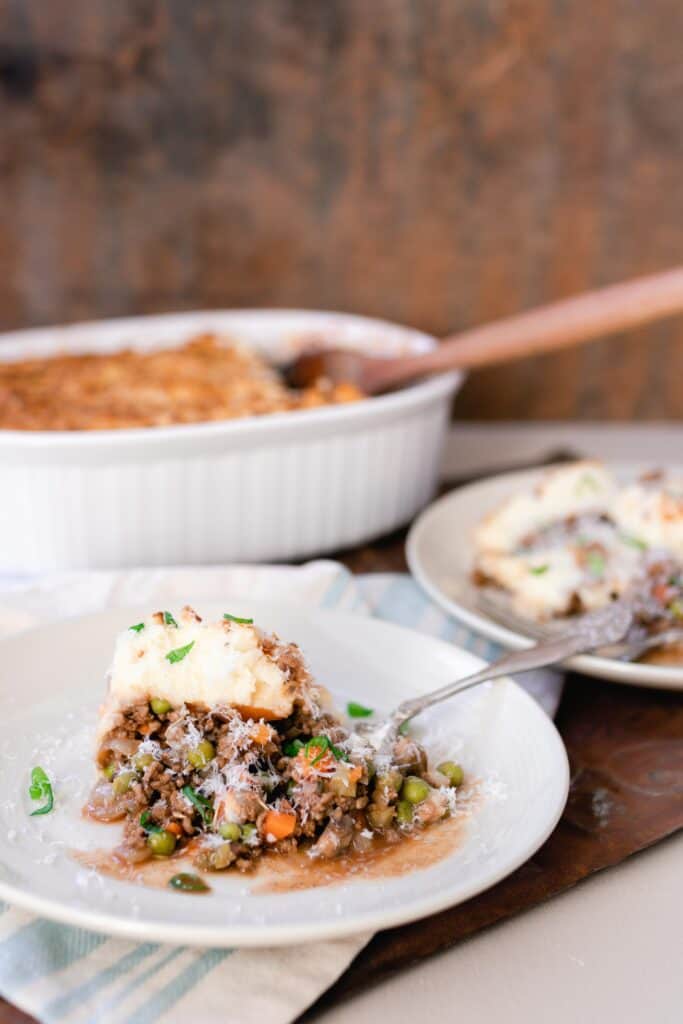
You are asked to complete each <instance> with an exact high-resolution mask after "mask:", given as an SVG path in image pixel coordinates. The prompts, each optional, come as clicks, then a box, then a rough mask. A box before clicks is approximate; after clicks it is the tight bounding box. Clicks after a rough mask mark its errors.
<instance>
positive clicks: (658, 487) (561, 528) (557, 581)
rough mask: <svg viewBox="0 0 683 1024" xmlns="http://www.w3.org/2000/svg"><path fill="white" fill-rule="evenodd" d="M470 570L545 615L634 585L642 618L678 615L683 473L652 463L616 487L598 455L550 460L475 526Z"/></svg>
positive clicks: (601, 600) (534, 615) (577, 608)
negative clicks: (527, 486)
mask: <svg viewBox="0 0 683 1024" xmlns="http://www.w3.org/2000/svg"><path fill="white" fill-rule="evenodd" d="M474 540H475V548H476V555H475V580H476V582H478V583H479V584H482V585H486V584H488V585H494V586H497V587H499V588H502V589H503V590H505V591H507V592H508V593H509V594H510V596H511V600H512V603H513V606H514V608H515V609H516V610H517V611H518V612H519V613H520V614H522V615H524V616H526V617H528V618H531V619H535V620H539V621H541V620H544V619H548V618H552V617H555V616H562V615H567V614H571V613H572V612H585V611H590V610H592V609H595V608H599V607H601V606H603V605H605V604H606V603H607V602H608V601H610V600H614V599H615V598H618V597H620V596H621V595H623V594H626V593H627V592H631V593H634V594H635V593H637V594H638V598H639V601H640V607H641V610H642V613H643V616H644V617H645V619H647V621H648V622H651V623H658V625H659V626H662V627H663V626H665V625H666V624H667V623H671V622H673V621H674V620H675V621H676V622H678V621H679V620H681V619H683V601H682V600H681V598H682V596H683V595H682V594H681V590H682V588H683V576H682V575H681V562H682V561H683V481H680V480H676V479H672V478H667V477H666V476H665V475H663V474H659V473H655V474H650V475H647V476H645V477H643V478H642V479H641V480H639V481H638V482H636V483H633V484H630V485H628V486H626V487H619V486H618V484H617V481H616V480H615V479H614V477H613V476H612V474H611V473H610V472H609V471H608V470H607V469H606V468H605V467H604V466H602V465H600V464H599V463H596V462H588V461H582V462H577V463H574V464H571V465H567V466H561V467H557V468H554V469H552V470H549V471H548V472H547V473H546V474H545V475H544V476H543V477H542V478H541V480H540V481H539V482H538V483H537V484H536V486H535V487H534V488H533V489H532V490H530V491H528V492H524V493H520V494H516V495H514V496H513V497H511V498H509V499H508V500H507V501H506V502H504V503H503V504H502V505H501V506H500V507H499V508H498V509H496V510H494V511H493V512H492V513H491V514H490V515H488V516H487V517H486V519H484V520H483V521H482V523H481V524H480V525H479V526H478V528H477V529H476V531H475V537H474Z"/></svg>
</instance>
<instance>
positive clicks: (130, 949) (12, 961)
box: [0, 561, 562, 1024]
mask: <svg viewBox="0 0 683 1024" xmlns="http://www.w3.org/2000/svg"><path fill="white" fill-rule="evenodd" d="M245 594H249V595H250V596H251V597H252V598H254V599H256V598H268V599H270V600H278V598H282V599H283V600H284V599H286V600H287V601H289V602H292V601H296V602H298V603H300V604H301V603H303V604H306V603H308V604H310V605H311V606H313V607H324V608H338V609H344V610H347V611H349V610H352V611H356V612H360V613H364V614H373V615H377V616H378V617H380V618H382V619H386V620H388V621H391V622H396V623H399V624H403V625H410V626H411V627H413V628H414V629H418V630H422V631H423V632H426V633H430V634H432V635H435V636H438V637H441V638H442V639H444V640H449V641H451V642H453V643H456V644H458V645H460V646H462V647H465V648H467V649H468V650H471V651H473V652H474V653H476V654H479V655H480V656H481V657H483V658H486V659H487V660H491V659H493V658H495V657H496V655H497V654H498V650H497V648H496V647H495V646H494V645H493V644H490V643H489V642H488V641H487V640H484V639H483V638H481V637H477V636H475V635H473V634H472V633H471V632H470V631H469V630H468V629H466V628H465V627H464V626H461V625H460V624H458V623H457V622H454V621H453V620H451V619H449V618H448V617H447V616H446V615H444V613H443V612H441V611H440V610H439V609H438V608H437V607H436V606H434V605H433V604H432V603H431V602H429V600H428V599H427V598H425V597H424V595H423V593H422V591H421V590H420V589H419V588H418V587H417V585H416V584H415V583H414V582H413V581H412V580H411V578H410V577H408V576H404V575H397V574H378V575H371V576H360V577H355V578H354V577H353V576H351V574H350V573H348V572H347V570H346V569H344V568H343V566H341V565H339V564H337V563H335V562H329V561H319V562H311V563H309V564H308V565H305V566H301V567H286V566H274V567H270V566H228V567H225V568H196V569H195V568H180V569H164V570H158V569H140V570H130V571H122V572H92V573H79V574H69V575H60V576H51V577H48V578H43V579H40V580H38V581H33V582H27V581H22V580H9V579H6V580H5V581H1V580H0V635H2V634H5V635H6V634H7V633H10V632H14V631H16V630H19V629H25V628H29V627H30V626H31V625H36V624H38V623H39V622H41V621H46V620H48V619H55V618H57V617H67V616H72V615H80V614H87V613H91V612H95V611H100V610H102V609H104V608H111V607H117V606H118V607H126V606H131V605H140V604H146V603H148V602H149V603H152V604H159V605H167V604H171V603H174V602H175V603H182V604H184V603H186V601H187V600H188V599H189V600H190V601H191V602H195V603H196V604H197V605H198V606H200V605H201V602H202V601H205V602H209V601H216V600H221V599H224V598H226V597H230V596H239V595H242V596H244V595H245ZM521 681H522V683H523V685H525V686H526V687H527V688H528V689H530V691H531V692H532V693H533V694H534V696H535V697H536V698H537V699H538V700H539V701H540V702H541V703H542V704H543V706H544V707H545V708H546V710H547V711H548V712H549V713H550V714H553V713H554V711H555V709H556V707H557V704H558V702H559V697H560V691H561V685H562V682H561V677H560V676H558V675H557V674H553V673H548V672H541V673H534V674H529V675H527V676H525V677H524V678H523V679H522V680H521ZM370 938H371V936H370V935H369V934H363V935H355V936H351V937H349V938H346V939H340V940H335V941H333V942H322V943H316V945H315V946H313V947H301V946H293V947H290V948H282V949H273V950H240V949H193V948H184V947H171V946H162V945H159V944H157V943H136V942H127V941H124V940H122V939H114V938H110V937H108V936H107V935H102V934H97V933H94V932H89V931H85V930H83V929H79V928H74V927H70V926H67V925H62V924H59V923H57V922H52V921H48V920H44V919H41V918H36V917H34V916H33V915H31V914H29V913H26V912H25V911H23V910H18V909H14V908H12V907H10V906H8V905H6V904H2V903H0V994H2V995H3V996H4V997H5V998H6V999H8V1000H9V1001H10V1002H12V1003H15V1004H16V1005H17V1006H19V1007H20V1008H21V1009H23V1010H25V1011H26V1012H27V1013H30V1014H32V1015H33V1016H35V1017H37V1018H38V1019H39V1020H41V1021H46V1022H53V1021H54V1022H60V1024H124V1022H125V1024H156V1022H161V1024H176V1022H178V1024H180V1022H183V1024H184V1022H185V1021H186V1020H187V1019H188V1018H189V1017H191V1016H195V1015H196V1010H197V1008H199V1009H200V1010H201V1015H202V1017H203V1018H206V1019H210V1018H211V1017H213V1016H214V1015H215V1017H216V1018H217V1019H219V1020H227V1019H231V1020H237V1019H238V1017H237V1016H235V1015H234V1013H233V1012H232V1011H233V1010H234V1009H235V1008H237V1007H239V1020H240V1022H241V1024H248V1022H250V1021H259V1022H262V1021H266V1022H267V1024H286V1022H288V1021H292V1020H294V1019H295V1018H296V1017H298V1016H299V1014H300V1013H302V1012H303V1010H304V1009H305V1008H306V1007H307V1006H309V1005H310V1004H311V1003H312V1002H313V1001H314V1000H315V999H316V998H317V997H318V996H319V995H320V994H321V993H322V992H323V991H324V990H325V989H326V988H328V987H329V986H330V985H331V984H332V983H333V982H334V981H335V980H336V979H337V978H338V977H339V975H340V974H342V972H343V971H344V970H345V969H346V967H347V966H348V965H349V963H350V962H351V960H352V959H353V958H354V957H355V956H356V955H357V953H358V952H359V951H360V950H361V949H362V948H363V946H364V945H365V944H366V943H367V942H368V941H369V939H370Z"/></svg>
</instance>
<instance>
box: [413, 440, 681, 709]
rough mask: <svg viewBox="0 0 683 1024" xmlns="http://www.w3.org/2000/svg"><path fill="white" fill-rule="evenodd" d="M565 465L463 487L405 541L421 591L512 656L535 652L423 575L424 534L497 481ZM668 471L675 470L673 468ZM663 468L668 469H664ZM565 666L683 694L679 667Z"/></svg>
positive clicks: (576, 662) (619, 465) (617, 467)
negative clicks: (439, 516)
mask: <svg viewBox="0 0 683 1024" xmlns="http://www.w3.org/2000/svg"><path fill="white" fill-rule="evenodd" d="M600 461H601V462H603V464H604V465H605V466H607V467H608V468H610V469H612V470H613V471H614V472H615V473H617V474H619V473H625V472H628V471H629V470H630V471H633V470H638V469H640V468H643V467H644V466H645V464H643V463H628V462H610V461H607V460H600ZM563 465H565V463H561V462H560V463H549V464H548V465H547V466H539V467H537V468H531V469H519V470H512V471H508V472H505V473H494V474H491V475H490V476H486V477H483V478H482V479H481V480H475V481H473V482H472V483H469V484H465V485H464V486H462V487H455V488H453V489H452V490H450V491H448V492H447V493H446V494H442V495H441V496H440V497H438V498H436V499H435V500H434V501H432V502H430V504H429V505H427V507H426V508H425V509H423V510H422V512H421V513H420V514H419V516H418V517H417V518H416V519H415V521H414V522H413V524H412V525H411V527H410V530H409V531H408V536H407V537H406V543H405V554H406V561H407V563H408V569H409V570H410V574H411V576H412V577H413V579H414V580H415V581H416V583H417V584H418V585H419V586H420V587H421V588H422V590H423V591H424V592H425V593H426V594H427V595H428V596H429V597H430V598H431V599H432V600H433V601H435V602H436V603H437V604H438V605H439V607H440V608H442V609H443V610H444V611H445V612H447V613H448V614H449V615H451V616H452V617H453V618H455V619H457V620H458V621H460V622H463V623H464V624H465V625H466V626H469V627H470V628H471V629H473V630H475V632H477V633H479V634H480V635H482V636H485V637H486V638H487V639H489V640H493V641H495V642H497V643H499V644H501V645H502V646H503V647H505V648H507V649H509V650H516V651H519V650H524V649H525V648H528V647H533V645H534V642H535V641H534V640H533V639H532V638H531V637H528V636H525V635H524V634H523V633H517V632H515V631H514V630H512V629H509V628H508V627H507V626H502V625H500V624H499V623H497V622H496V621H495V620H494V619H492V618H490V617H489V616H487V615H485V614H484V613H483V612H482V613H478V612H474V611H472V610H471V609H469V608H467V607H465V606H464V605H462V604H460V602H459V601H457V600H455V599H454V598H452V597H449V596H448V594H446V593H445V592H444V591H443V590H442V589H441V587H439V586H438V584H437V583H435V582H434V581H433V580H432V579H431V577H430V575H429V574H428V572H427V571H426V570H425V569H424V567H423V565H422V560H421V557H420V553H419V545H420V542H421V539H422V537H423V536H424V534H425V532H426V531H427V530H428V529H429V526H430V518H431V517H432V516H433V515H434V514H435V513H436V511H437V509H438V510H442V509H443V507H444V506H448V505H450V504H456V503H457V502H458V501H459V500H461V498H462V497H463V495H465V496H467V495H468V494H471V493H472V492H476V491H477V490H478V489H480V488H482V489H483V487H484V486H485V485H487V484H489V483H492V482H493V481H497V480H498V481H500V480H510V481H511V482H512V481H514V480H529V479H530V478H533V477H534V476H539V475H541V474H542V473H543V472H544V471H546V470H548V469H552V468H556V467H561V466H563ZM669 465H670V466H673V464H669ZM664 468H667V467H666V466H665V467H664ZM562 665H563V667H566V668H569V669H572V670H573V671H575V672H579V673H581V674H582V675H587V676H592V677H593V678H598V679H604V680H606V681H608V682H614V683H623V684H624V685H625V686H644V687H648V688H651V689H660V690H671V691H673V692H679V691H681V690H683V667H677V666H675V665H673V666H668V665H639V664H635V663H633V662H621V661H616V660H614V659H612V658H600V657H598V656H597V655H594V654H581V655H579V656H578V657H575V658H569V659H568V660H567V661H566V662H563V663H562Z"/></svg>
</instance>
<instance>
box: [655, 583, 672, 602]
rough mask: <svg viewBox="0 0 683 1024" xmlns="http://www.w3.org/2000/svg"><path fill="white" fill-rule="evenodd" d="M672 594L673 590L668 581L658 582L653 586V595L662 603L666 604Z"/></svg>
mask: <svg viewBox="0 0 683 1024" xmlns="http://www.w3.org/2000/svg"><path fill="white" fill-rule="evenodd" d="M670 595H671V590H670V588H669V587H668V586H667V585H666V583H656V584H655V585H654V587H653V588H652V596H653V597H654V599H655V601H659V602H660V604H666V602H667V601H668V600H669V597H670Z"/></svg>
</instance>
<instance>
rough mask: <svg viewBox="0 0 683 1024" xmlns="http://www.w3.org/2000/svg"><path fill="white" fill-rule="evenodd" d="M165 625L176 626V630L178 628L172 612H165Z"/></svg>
mask: <svg viewBox="0 0 683 1024" xmlns="http://www.w3.org/2000/svg"><path fill="white" fill-rule="evenodd" d="M164 625H166V626H175V628H176V629H177V628H178V623H177V622H176V620H175V619H174V618H173V616H172V615H171V613H170V612H164Z"/></svg>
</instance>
